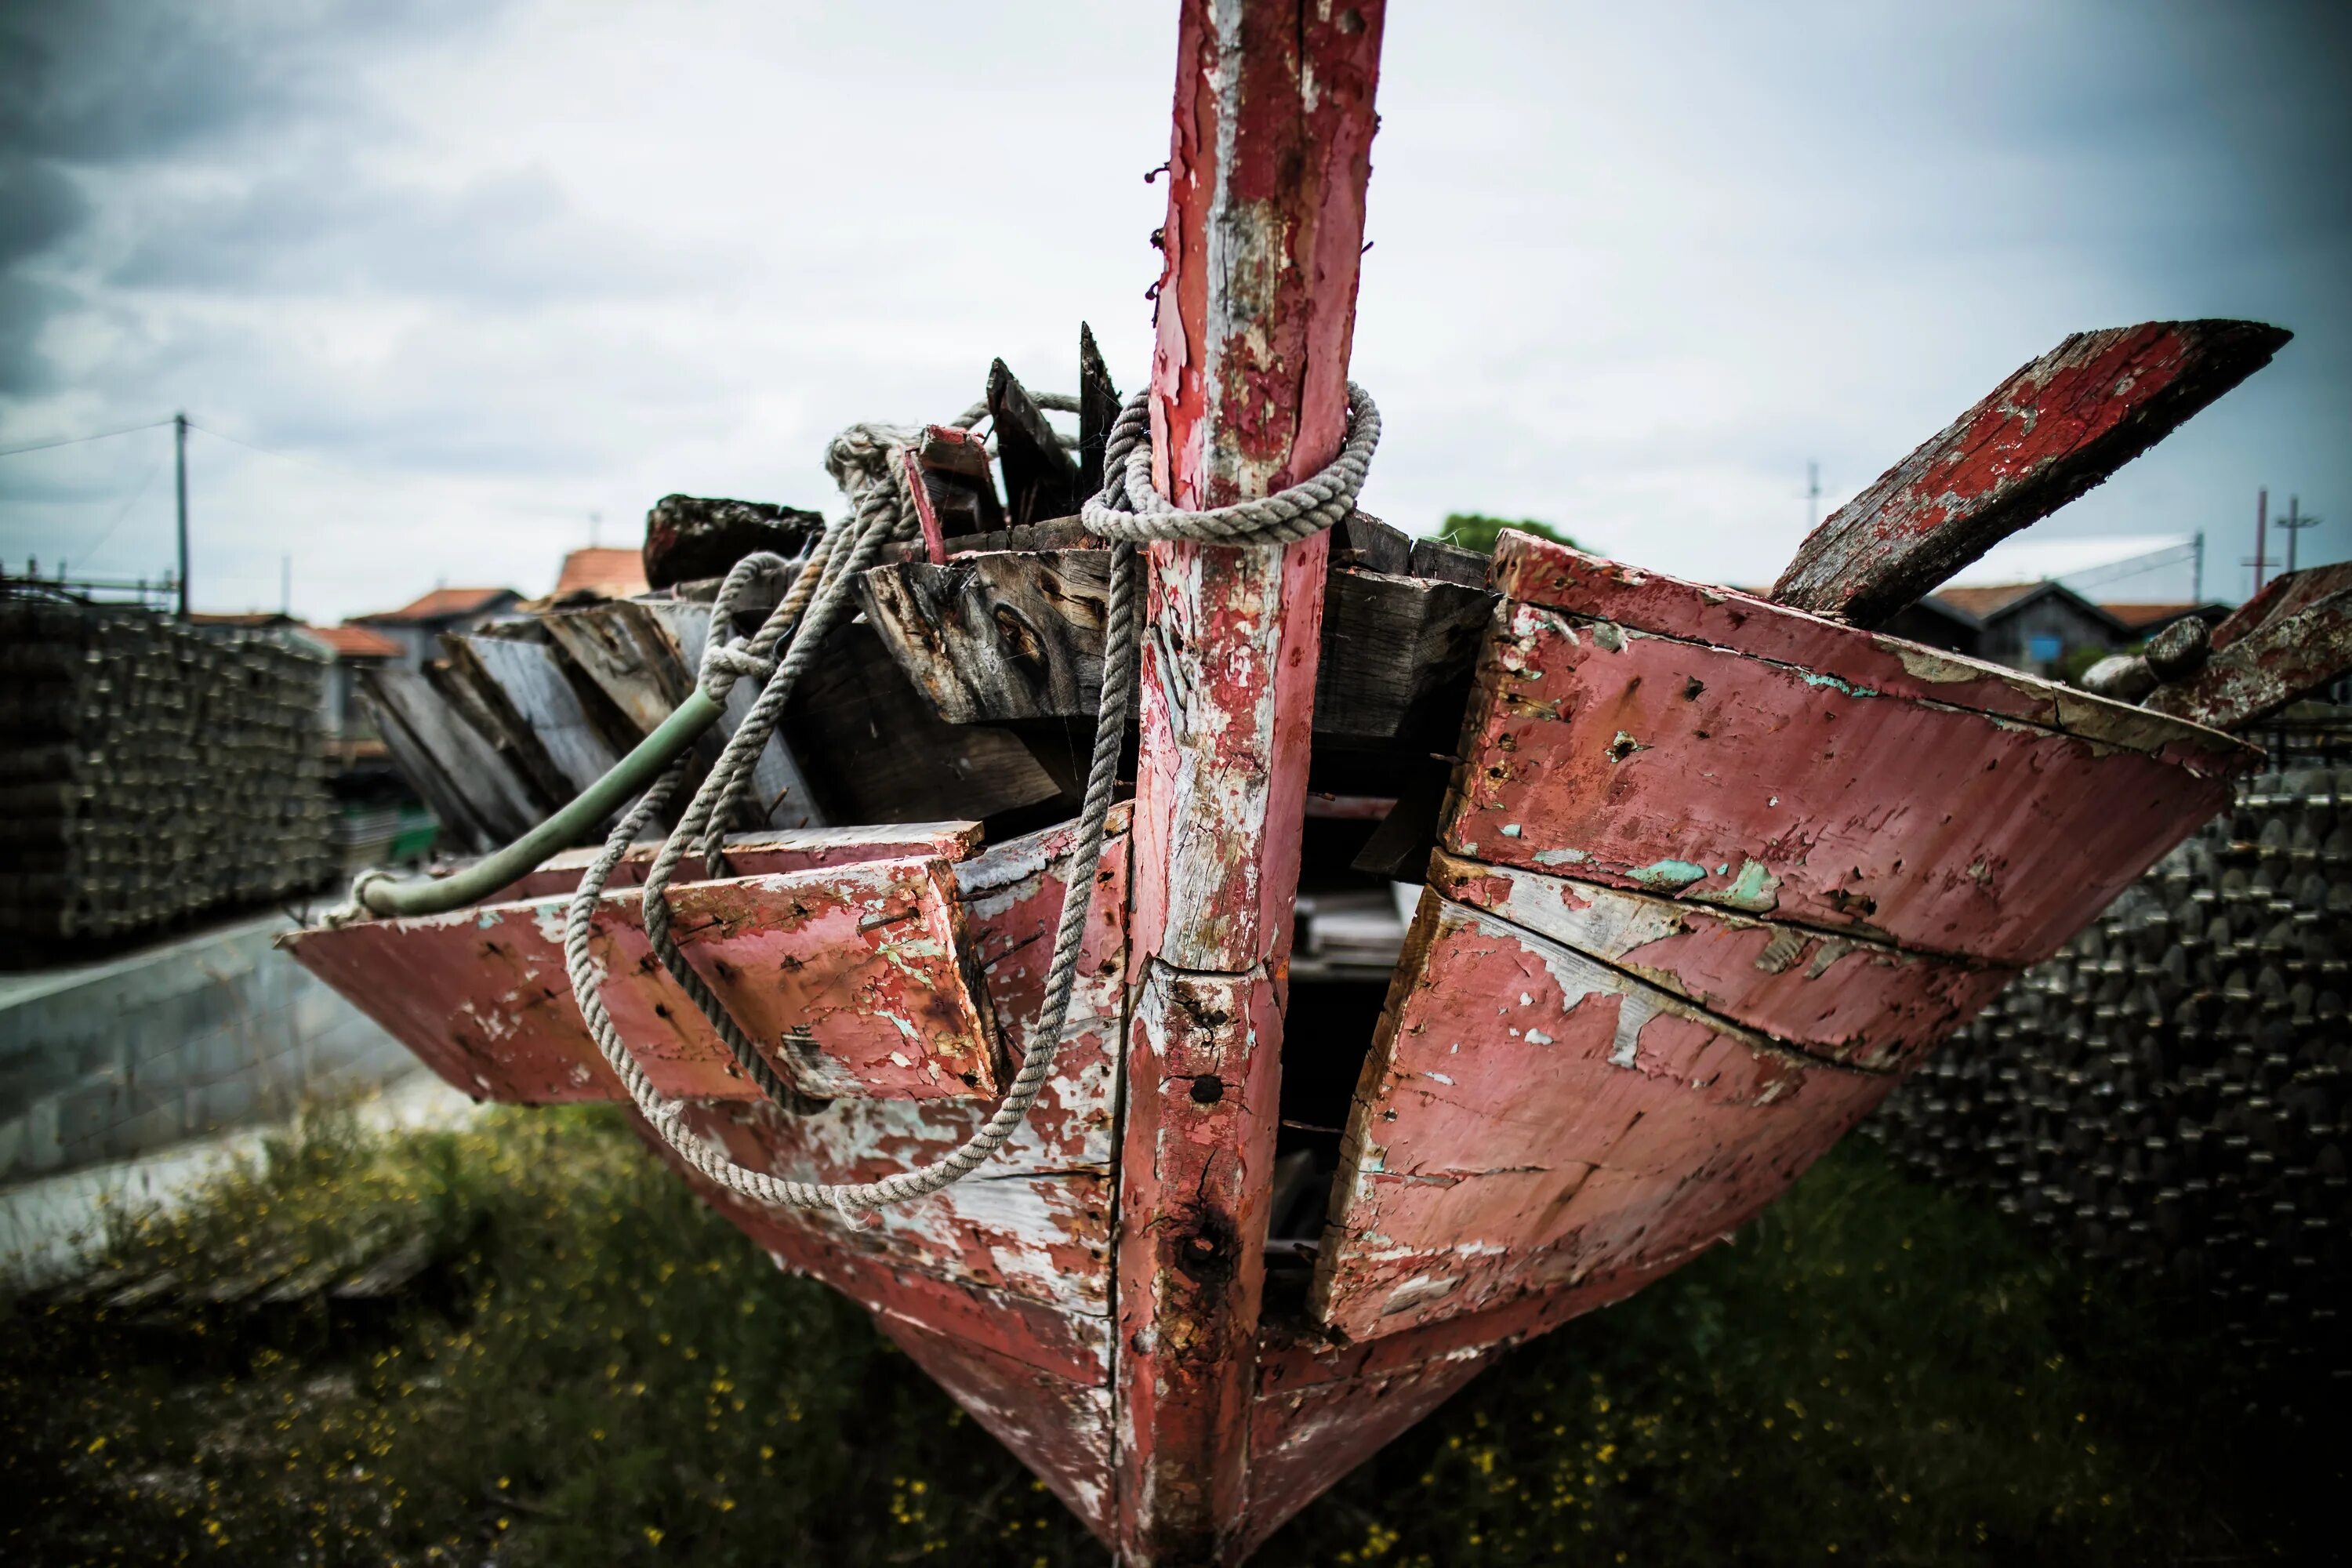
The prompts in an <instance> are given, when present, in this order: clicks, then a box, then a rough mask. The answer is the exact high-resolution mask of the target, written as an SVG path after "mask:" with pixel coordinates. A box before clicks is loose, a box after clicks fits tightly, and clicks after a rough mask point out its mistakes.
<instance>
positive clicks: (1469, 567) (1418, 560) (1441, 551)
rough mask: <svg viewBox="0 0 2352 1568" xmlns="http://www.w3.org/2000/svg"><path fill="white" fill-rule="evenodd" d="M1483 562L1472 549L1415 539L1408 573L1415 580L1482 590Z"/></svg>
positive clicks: (1483, 578)
mask: <svg viewBox="0 0 2352 1568" xmlns="http://www.w3.org/2000/svg"><path fill="white" fill-rule="evenodd" d="M1486 561H1487V557H1486V556H1484V555H1481V554H1479V553H1478V552H1476V551H1475V550H1465V549H1463V548H1462V547H1461V546H1460V545H1458V544H1448V543H1446V542H1444V540H1442V539H1416V540H1414V541H1413V542H1412V569H1411V571H1412V575H1413V576H1415V577H1433V578H1435V579H1436V580H1437V581H1439V582H1441V583H1458V584H1461V585H1462V586H1464V587H1465V588H1483V587H1485V586H1486Z"/></svg>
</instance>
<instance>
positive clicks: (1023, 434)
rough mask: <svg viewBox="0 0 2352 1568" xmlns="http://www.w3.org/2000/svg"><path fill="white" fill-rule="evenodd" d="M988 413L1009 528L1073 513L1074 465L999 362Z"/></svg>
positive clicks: (991, 370)
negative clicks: (990, 419) (1010, 522)
mask: <svg viewBox="0 0 2352 1568" xmlns="http://www.w3.org/2000/svg"><path fill="white" fill-rule="evenodd" d="M988 412H989V414H990V415H991V416H993V418H994V419H995V422H996V465H997V467H998V468H1001V469H1002V470H1003V474H1004V510H1005V514H1006V516H1007V517H1009V518H1010V519H1011V520H1012V522H1013V527H1015V528H1019V527H1021V526H1022V525H1023V524H1024V523H1032V522H1044V521H1046V520H1048V519H1050V518H1057V517H1069V516H1071V515H1073V514H1074V513H1076V510H1078V500H1079V496H1078V465H1077V460H1076V458H1072V457H1071V456H1070V454H1069V453H1068V452H1066V451H1065V450H1063V448H1062V442H1061V438H1060V437H1058V436H1056V435H1055V431H1054V426H1052V425H1050V424H1048V423H1047V422H1046V419H1045V410H1044V409H1042V408H1040V407H1038V406H1037V405H1036V402H1035V400H1034V399H1033V398H1031V397H1030V395H1029V389H1028V388H1027V387H1025V386H1024V385H1022V384H1021V382H1020V380H1019V378H1018V377H1016V376H1015V375H1014V374H1013V372H1012V371H1011V370H1010V369H1008V368H1006V366H1005V363H1004V362H1003V360H996V361H993V362H992V363H990V365H989V367H988ZM1101 488H1102V487H1101V486H1100V485H1097V486H1096V489H1101Z"/></svg>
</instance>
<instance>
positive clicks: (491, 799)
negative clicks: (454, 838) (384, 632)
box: [361, 667, 541, 844]
mask: <svg viewBox="0 0 2352 1568" xmlns="http://www.w3.org/2000/svg"><path fill="white" fill-rule="evenodd" d="M361 683H362V689H363V690H364V691H366V692H367V693H368V694H369V696H370V697H371V698H372V699H373V700H374V702H375V704H376V706H377V708H378V709H379V710H381V711H383V712H387V713H390V714H391V715H392V716H393V718H394V720H395V721H397V722H398V723H399V725H400V727H401V728H402V729H403V730H404V731H406V732H407V733H408V735H409V736H410V737H412V738H413V739H414V740H415V743H416V747H417V749H418V750H420V751H422V752H425V754H426V755H428V756H430V757H432V758H433V760H434V763H435V764H436V768H437V770H438V773H439V776H440V777H441V778H443V779H444V780H446V783H447V784H448V787H449V788H450V789H451V790H452V791H454V792H455V793H456V794H457V795H460V796H462V797H463V799H464V801H465V805H466V814H467V816H469V817H470V818H472V820H473V821H474V822H475V823H477V824H478V825H479V828H480V831H481V833H482V834H483V835H485V836H486V837H488V839H489V840H490V842H492V843H496V844H503V843H505V842H507V841H509V840H510V839H515V838H520V837H522V836H523V835H524V834H525V833H527V832H529V831H530V829H531V828H532V827H534V826H537V825H538V823H539V820H540V816H541V809H540V805H539V803H538V802H536V801H535V800H533V799H532V798H531V796H530V792H529V791H528V790H527V789H526V788H525V787H524V785H523V782H522V780H521V779H520V778H519V777H517V776H516V775H515V773H514V772H513V770H512V769H511V768H509V766H508V763H507V760H506V758H505V757H504V756H502V755H500V754H499V752H498V751H497V750H496V749H495V748H493V747H492V746H491V744H490V742H488V741H486V740H484V739H483V738H482V736H481V734H480V732H479V731H476V730H475V729H474V727H473V726H472V725H470V724H468V723H467V722H466V721H464V720H463V719H460V718H459V717H458V716H457V713H456V711H455V710H452V709H451V708H450V706H449V704H448V703H447V701H446V700H444V699H443V698H442V696H441V694H440V693H439V692H437V691H436V690H435V689H433V687H432V686H431V685H429V684H428V683H427V682H426V681H425V678H424V677H423V676H421V675H418V674H416V673H415V672H414V671H411V670H406V669H395V668H389V667H387V668H383V669H373V670H368V671H366V672H365V673H364V674H362V677H361Z"/></svg>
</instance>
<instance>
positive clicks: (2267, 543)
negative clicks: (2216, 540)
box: [2254, 485, 2271, 594]
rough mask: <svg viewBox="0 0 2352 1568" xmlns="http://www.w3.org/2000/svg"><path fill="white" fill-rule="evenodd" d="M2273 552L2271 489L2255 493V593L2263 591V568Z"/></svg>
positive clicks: (2266, 486)
mask: <svg viewBox="0 0 2352 1568" xmlns="http://www.w3.org/2000/svg"><path fill="white" fill-rule="evenodd" d="M2270 552H2271V489H2270V487H2269V486H2268V485H2264V486H2263V488H2262V489H2259V490H2256V491H2255V492H2254V592H2255V593H2257V594H2259V593H2261V592H2262V591H2263V563H2264V559H2265V558H2266V557H2267V556H2268V555H2269V554H2270Z"/></svg>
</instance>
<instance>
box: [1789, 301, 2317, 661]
mask: <svg viewBox="0 0 2352 1568" xmlns="http://www.w3.org/2000/svg"><path fill="white" fill-rule="evenodd" d="M2291 336H2293V334H2292V333H2290V332H2287V331H2283V330H2282V329H2280V328H2277V327H2272V326H2265V325H2263V323H2261V322H2259V321H2148V322H2145V323H2143V324H2141V325H2139V326H2137V327H2115V328H2110V329H2108V330H2106V331H2095V332H2076V333H2074V335H2072V336H2071V337H2069V338H2067V339H2066V341H2065V342H2062V343H2060V344H2059V345H2058V346H2057V347H2056V348H2054V349H2053V350H2051V351H2050V352H2049V353H2046V354H2043V355H2042V357H2041V358H2040V359H2037V360H2034V361H2032V362H2031V363H2028V364H2026V365H2024V366H2023V367H2021V369H2019V370H2018V371H2017V372H2016V373H2015V374H2012V375H2011V376H2010V378H2009V379H2008V380H2006V381H2004V382H2002V383H2001V384H2000V385H1999V386H1997V387H1995V388H1994V389H1993V390H1992V391H1991V392H1990V393H1989V394H1988V395H1986V396H1985V398H1984V400H1983V401H1982V402H1980V403H1979V404H1978V405H1976V406H1975V407H1973V408H1971V409H1969V411H1968V412H1967V413H1966V414H1963V415H1961V416H1959V417H1958V419H1956V420H1954V421H1953V422H1952V424H1951V425H1950V426H1948V428H1946V429H1945V430H1944V432H1943V433H1942V434H1941V435H1938V436H1937V437H1934V438H1933V439H1932V440H1929V441H1927V442H1926V443H1924V444H1923V445H1921V446H1920V447H1918V449H1917V450H1916V451H1914V452H1913V453H1912V454H1911V455H1910V456H1909V457H1907V458H1904V459H1903V461H1901V462H1900V463H1897V464H1896V465H1895V467H1893V468H1889V469H1887V470H1886V472H1885V473H1884V474H1882V475H1880V476H1879V478H1878V480H1877V482H1876V483H1874V484H1873V485H1872V486H1871V487H1870V488H1869V489H1866V490H1864V491H1863V493H1862V494H1860V495H1858V496H1856V497H1855V498H1854V499H1853V500H1851V501H1848V502H1847V503H1846V504H1845V505H1843V506H1842V507H1840V508H1839V509H1838V510H1836V511H1835V512H1832V514H1831V515H1830V517H1829V518H1828V520H1827V521H1824V522H1822V525H1821V526H1820V527H1819V528H1817V529H1815V530H1814V531H1812V533H1811V535H1809V536H1808V537H1807V538H1806V540H1805V542H1804V543H1803V544H1802V545H1801V546H1800V547H1799V548H1798V551H1797V554H1796V558H1795V559H1794V560H1792V561H1790V563H1789V566H1788V569H1787V570H1786V571H1784V572H1782V573H1781V574H1780V581H1779V582H1778V583H1776V584H1773V587H1772V597H1773V598H1774V599H1775V600H1777V601H1778V602H1780V603H1781V604H1784V605H1793V606H1795V607H1796V608H1798V609H1803V610H1811V611H1813V612H1815V613H1817V614H1820V615H1831V616H1842V617H1843V618H1844V619H1846V620H1848V621H1850V622H1852V623H1853V625H1855V626H1878V625H1880V624H1882V623H1883V622H1885V620H1886V619H1887V618H1888V617H1889V616H1893V615H1895V613H1896V612H1897V611H1899V610H1901V609H1903V608H1904V607H1905V606H1906V605H1911V604H1913V603H1915V602H1916V601H1917V600H1919V599H1921V598H1923V597H1925V596H1926V595H1928V594H1930V593H1932V592H1934V590H1935V588H1936V585H1937V584H1939V583H1942V582H1945V581H1947V580H1948V579H1949V578H1950V577H1951V575H1952V574H1954V573H1956V572H1958V571H1959V570H1960V569H1961V568H1963V567H1965V566H1967V565H1968V564H1969V563H1970V562H1972V561H1974V560H1976V559H1977V557H1979V555H1982V554H1983V553H1984V552H1986V551H1988V550H1990V549H1991V548H1992V546H1994V545H1995V544H1997V543H1999V542H2000V541H2002V540H2004V539H2006V538H2008V537H2009V536H2010V535H2011V534H2012V533H2014V532H2016V531H2018V530H2019V529H2021V528H2023V527H2025V526H2026V525H2027V524H2028V523H2031V522H2033V521H2036V520H2038V519H2041V518H2043V517H2047V516H2048V515H2049V514H2050V513H2052V512H2053V511H2055V510H2058V509H2059V508H2060V507H2062V506H2064V505H2065V504H2066V503H2067V502H2068V501H2071V500H2074V498H2075V497H2077V496H2079V495H2081V494H2082V493H2083V492H2084V491H2085V490H2088V489H2092V488H2093V487H2094V486H2095V485H2099V484H2101V483H2104V482H2105V480H2106V479H2107V477H2108V476H2109V475H2111V474H2113V473H2114V472H2115V471H2116V469H2117V468H2122V467H2123V466H2124V465H2125V464H2126V463H2128V462H2129V461H2131V460H2132V459H2133V458H2137V456H2139V455H2140V454H2141V453H2142V452H2145V451H2147V449H2148V448H2149V447H2153V446H2154V445H2156V444H2157V443H2158V441H2161V440H2162V439H2164V437H2167V436H2168V435H2170V434H2171V433H2172V432H2173V431H2174V430H2176V429H2178V428H2179V426H2181V425H2182V424H2184V423H2185V422H2187V421H2188V419H2189V417H2190V416H2193V415H2195V414H2196V413H2197V412H2198V411H2199V410H2200V409H2202V408H2204V407H2205V406H2206V405H2208V404H2210V403H2211V402H2212V401H2213V400H2214V399H2216V398H2218V397H2220V396H2221V395H2222V394H2223V393H2225V392H2228V391H2229V390H2230V389H2231V387H2233V386H2235V385H2237V384H2239V383H2240V382H2242V381H2243V380H2245V379H2246V377H2248V376H2249V375H2252V374H2253V373H2254V372H2255V371H2257V370H2260V369H2261V368H2262V367H2263V365H2265V364H2268V363H2270V360H2271V356H2272V355H2273V354H2274V353H2277V352H2278V351H2279V349H2280V348H2281V347H2282V346H2283V345H2284V343H2285V342H2287V340H2288V339H2289V338H2290V337H2291Z"/></svg>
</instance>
